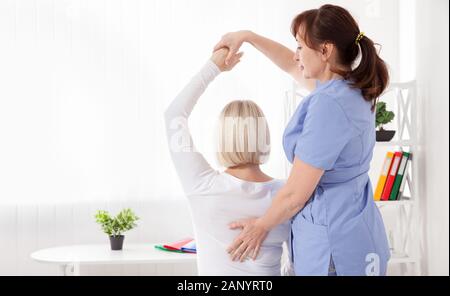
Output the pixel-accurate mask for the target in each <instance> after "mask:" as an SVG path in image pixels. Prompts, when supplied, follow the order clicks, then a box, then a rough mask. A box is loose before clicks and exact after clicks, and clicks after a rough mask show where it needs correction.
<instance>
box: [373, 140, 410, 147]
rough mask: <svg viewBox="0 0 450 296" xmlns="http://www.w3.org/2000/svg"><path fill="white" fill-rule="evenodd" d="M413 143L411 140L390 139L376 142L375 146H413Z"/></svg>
mask: <svg viewBox="0 0 450 296" xmlns="http://www.w3.org/2000/svg"><path fill="white" fill-rule="evenodd" d="M412 144H413V142H412V141H410V140H405V141H390V142H375V146H387V147H388V146H411V145H412Z"/></svg>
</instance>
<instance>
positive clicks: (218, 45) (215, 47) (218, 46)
mask: <svg viewBox="0 0 450 296" xmlns="http://www.w3.org/2000/svg"><path fill="white" fill-rule="evenodd" d="M223 47H226V46H225V44H223V43H222V41H220V42H219V43H217V44H216V46H214V49H213V52H215V51H217V50H219V49H221V48H223Z"/></svg>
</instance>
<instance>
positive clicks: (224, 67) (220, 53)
mask: <svg viewBox="0 0 450 296" xmlns="http://www.w3.org/2000/svg"><path fill="white" fill-rule="evenodd" d="M229 54H230V50H229V49H228V48H226V47H224V48H220V49H218V50H216V51H215V52H213V54H212V56H211V61H213V62H214V64H216V66H217V67H218V68H219V70H220V71H221V72H225V71H231V70H232V69H233V68H234V67H235V66H236V65H237V64H238V63H239V62H240V61H241V57H242V55H243V54H244V53H243V52H239V53H236V54H233V55H231V57H230V60H229V63H228V64H226V63H225V59H226V58H227V57H228V56H229Z"/></svg>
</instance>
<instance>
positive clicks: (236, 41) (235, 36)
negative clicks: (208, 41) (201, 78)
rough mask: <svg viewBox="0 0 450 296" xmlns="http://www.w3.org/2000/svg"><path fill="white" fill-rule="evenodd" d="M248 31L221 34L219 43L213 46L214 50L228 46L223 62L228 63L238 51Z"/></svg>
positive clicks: (245, 39)
mask: <svg viewBox="0 0 450 296" xmlns="http://www.w3.org/2000/svg"><path fill="white" fill-rule="evenodd" d="M250 33H251V32H250V31H237V32H232V33H227V34H225V35H223V36H222V39H221V40H220V41H219V43H217V44H216V46H214V51H216V50H218V49H221V48H224V47H226V48H228V49H229V52H228V55H227V57H226V59H225V64H226V65H228V64H229V63H230V62H231V59H232V57H233V56H234V55H235V54H236V53H237V52H238V51H239V49H240V48H241V46H242V44H243V43H244V42H245V41H247V38H248V35H249V34H250Z"/></svg>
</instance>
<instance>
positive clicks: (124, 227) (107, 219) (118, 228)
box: [95, 209, 139, 251]
mask: <svg viewBox="0 0 450 296" xmlns="http://www.w3.org/2000/svg"><path fill="white" fill-rule="evenodd" d="M95 219H96V222H97V223H98V224H100V225H101V226H102V230H103V232H105V233H106V234H107V235H108V236H109V241H110V244H111V250H114V251H116V250H122V247H123V240H124V238H125V236H124V235H123V234H122V233H124V232H125V231H128V230H131V229H133V228H134V227H136V226H137V224H136V223H135V222H136V221H137V220H139V217H138V216H136V215H135V214H134V213H133V211H132V210H131V209H123V210H122V211H121V212H120V213H119V214H117V216H116V217H114V218H112V217H111V216H110V214H109V213H108V212H107V211H103V210H98V211H97V213H96V214H95Z"/></svg>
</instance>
